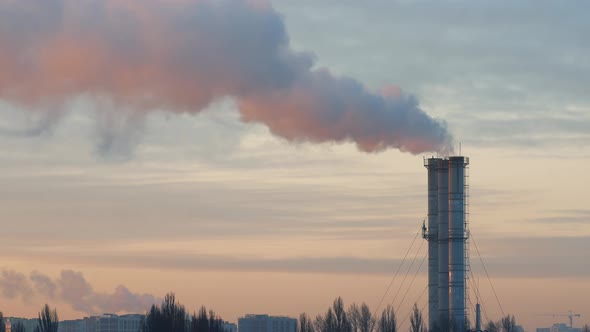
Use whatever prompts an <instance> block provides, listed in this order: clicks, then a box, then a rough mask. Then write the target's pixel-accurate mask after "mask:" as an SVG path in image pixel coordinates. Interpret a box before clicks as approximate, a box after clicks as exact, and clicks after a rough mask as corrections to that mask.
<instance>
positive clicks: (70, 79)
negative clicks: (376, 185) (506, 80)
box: [0, 0, 452, 154]
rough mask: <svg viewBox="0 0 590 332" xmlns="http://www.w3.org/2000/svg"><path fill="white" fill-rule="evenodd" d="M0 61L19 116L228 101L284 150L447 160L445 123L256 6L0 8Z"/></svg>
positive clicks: (110, 0)
mask: <svg viewBox="0 0 590 332" xmlns="http://www.w3.org/2000/svg"><path fill="white" fill-rule="evenodd" d="M0 51H1V52H2V57H0V72H2V75H0V99H2V100H6V101H8V102H10V103H14V104H16V105H22V106H23V108H25V109H44V106H45V105H51V106H52V107H53V105H56V104H57V105H59V104H64V105H65V104H66V103H67V101H68V100H72V99H74V98H77V97H80V96H88V97H89V98H94V97H96V98H97V99H103V100H104V99H105V98H106V99H108V100H110V101H111V102H112V105H113V106H112V108H113V109H114V110H117V109H124V110H132V111H133V112H136V113H140V114H144V113H147V112H149V111H152V110H160V111H168V112H172V113H198V112H200V111H202V110H203V109H205V108H207V106H209V105H210V104H211V103H213V102H215V101H217V100H220V99H222V98H226V97H231V98H234V99H235V101H236V104H237V106H238V109H239V112H240V114H241V119H242V120H243V121H245V122H255V123H261V124H263V125H265V126H266V127H268V129H269V130H270V132H271V133H273V134H274V135H276V136H278V137H282V138H284V139H287V140H289V141H292V142H312V143H326V142H328V143H345V142H352V143H355V144H356V146H357V147H358V149H359V150H361V151H364V152H379V151H383V150H386V149H390V148H394V149H399V150H401V151H405V152H410V153H413V154H418V153H423V152H427V151H432V152H438V153H442V154H446V153H449V152H450V151H451V150H452V136H451V134H450V133H449V131H448V130H447V127H446V124H445V122H444V121H441V120H437V119H434V118H432V117H431V116H429V115H428V114H427V113H426V112H424V111H423V110H422V109H421V108H420V106H419V102H418V100H417V99H416V98H415V97H413V96H411V95H408V94H405V93H403V92H401V90H400V89H399V88H395V89H393V90H395V91H396V93H374V92H371V91H369V89H368V88H367V87H365V86H364V85H363V84H362V83H361V82H359V81H358V80H356V79H354V78H350V77H345V76H337V75H334V74H333V73H331V72H330V70H329V69H327V68H316V66H315V59H314V56H313V55H312V54H311V53H308V52H300V51H295V50H293V49H292V48H291V46H290V41H289V35H288V33H287V31H286V27H285V24H284V21H283V18H282V16H281V15H280V14H279V13H277V12H276V11H275V10H274V9H273V8H272V7H271V6H270V5H269V4H267V3H266V2H264V1H253V0H175V1H164V0H145V1H132V0H123V1H121V0H89V1H78V0H20V1H8V0H0ZM138 118H140V116H132V117H130V119H138ZM126 128H127V125H126V126H124V127H122V129H119V128H117V129H115V132H116V131H118V130H125V129H126ZM129 130H135V129H133V128H132V126H129ZM105 131H106V133H108V134H111V133H112V132H113V131H110V130H108V129H106V130H105ZM129 137H131V138H132V139H131V141H129V142H130V143H129V145H130V146H132V145H133V137H136V135H135V134H132V135H131V136H129ZM112 141H116V140H112V139H110V138H109V137H107V138H106V139H104V140H102V141H101V142H100V144H102V146H101V147H99V149H110V148H111V142H112Z"/></svg>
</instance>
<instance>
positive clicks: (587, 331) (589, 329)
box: [582, 324, 590, 332]
mask: <svg viewBox="0 0 590 332" xmlns="http://www.w3.org/2000/svg"><path fill="white" fill-rule="evenodd" d="M582 332H590V326H588V324H584V327H582Z"/></svg>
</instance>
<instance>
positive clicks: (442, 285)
mask: <svg viewBox="0 0 590 332" xmlns="http://www.w3.org/2000/svg"><path fill="white" fill-rule="evenodd" d="M448 187H449V163H448V160H446V159H443V160H441V162H440V163H439V166H438V312H439V324H440V325H441V326H443V327H444V326H448V323H449V188H448Z"/></svg>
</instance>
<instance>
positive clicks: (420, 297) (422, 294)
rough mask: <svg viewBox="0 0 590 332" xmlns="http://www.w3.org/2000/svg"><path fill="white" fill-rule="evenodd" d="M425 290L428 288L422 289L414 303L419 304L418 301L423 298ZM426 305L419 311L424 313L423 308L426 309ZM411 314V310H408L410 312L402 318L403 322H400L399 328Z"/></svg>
mask: <svg viewBox="0 0 590 332" xmlns="http://www.w3.org/2000/svg"><path fill="white" fill-rule="evenodd" d="M427 289H428V286H426V287H424V289H423V290H422V293H421V294H420V296H419V297H418V299H417V300H416V303H418V302H420V299H422V296H424V294H425V293H426V290H427ZM426 304H428V301H427V302H426ZM426 304H425V305H424V306H423V307H422V309H421V310H420V311H424V307H426ZM411 313H412V309H410V311H409V312H408V314H407V315H406V317H404V320H402V322H401V323H400V324H399V327H400V328H401V327H402V326H403V325H404V323H405V322H406V320H407V319H408V317H410V314H411Z"/></svg>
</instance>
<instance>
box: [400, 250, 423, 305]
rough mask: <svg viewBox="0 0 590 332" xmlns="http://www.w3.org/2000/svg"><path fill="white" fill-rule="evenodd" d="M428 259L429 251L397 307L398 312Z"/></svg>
mask: <svg viewBox="0 0 590 332" xmlns="http://www.w3.org/2000/svg"><path fill="white" fill-rule="evenodd" d="M422 243H424V242H422ZM426 257H428V251H426V253H425V254H424V257H423V258H422V261H421V262H420V266H418V269H417V270H416V272H415V273H414V276H413V277H412V281H410V284H409V285H408V288H406V293H405V294H404V297H402V299H401V301H400V303H399V305H398V307H397V310H399V308H400V307H401V306H402V304H403V303H404V300H405V298H406V296H407V295H408V293H409V292H410V289H411V288H412V285H413V284H414V280H416V276H417V275H418V272H420V269H422V265H424V261H425V260H426Z"/></svg>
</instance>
